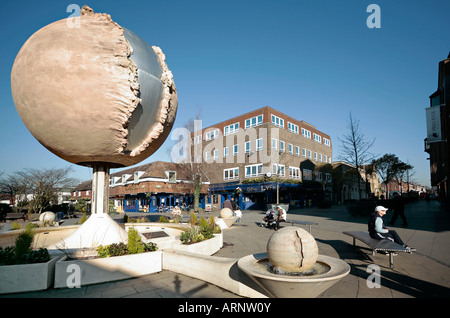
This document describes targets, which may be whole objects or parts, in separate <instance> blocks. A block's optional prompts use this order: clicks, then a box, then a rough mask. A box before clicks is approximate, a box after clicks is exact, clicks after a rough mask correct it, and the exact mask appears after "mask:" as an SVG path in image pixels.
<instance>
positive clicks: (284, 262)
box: [267, 226, 319, 273]
mask: <svg viewBox="0 0 450 318" xmlns="http://www.w3.org/2000/svg"><path fill="white" fill-rule="evenodd" d="M318 255H319V250H318V247H317V243H316V240H315V239H314V237H313V236H312V235H311V234H310V233H309V232H308V231H305V230H304V229H301V228H298V227H294V226H292V227H284V228H282V229H280V230H278V231H276V232H275V233H274V234H272V236H271V237H270V238H269V241H268V242H267V257H268V259H269V262H270V263H271V264H272V266H274V267H275V268H277V269H279V270H282V271H285V272H292V273H298V272H304V271H307V270H309V269H311V268H312V267H313V265H314V264H315V263H316V261H317V257H318Z"/></svg>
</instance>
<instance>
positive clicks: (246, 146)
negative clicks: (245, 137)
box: [245, 141, 251, 153]
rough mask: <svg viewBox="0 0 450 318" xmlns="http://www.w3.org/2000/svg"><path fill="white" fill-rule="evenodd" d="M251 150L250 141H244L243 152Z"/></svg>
mask: <svg viewBox="0 0 450 318" xmlns="http://www.w3.org/2000/svg"><path fill="white" fill-rule="evenodd" d="M250 150H251V143H250V141H246V142H245V153H249V152H250Z"/></svg>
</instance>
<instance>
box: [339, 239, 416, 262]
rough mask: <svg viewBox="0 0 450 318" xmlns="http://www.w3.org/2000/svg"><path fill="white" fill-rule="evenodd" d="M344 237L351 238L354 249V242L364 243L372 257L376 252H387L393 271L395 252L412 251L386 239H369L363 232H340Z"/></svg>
mask: <svg viewBox="0 0 450 318" xmlns="http://www.w3.org/2000/svg"><path fill="white" fill-rule="evenodd" d="M342 233H344V234H346V235H349V236H351V237H353V246H355V247H356V240H357V239H358V240H359V241H361V242H363V243H365V244H366V245H367V246H369V247H370V249H371V250H372V255H375V253H376V252H378V251H381V252H387V253H389V267H390V268H391V269H394V256H395V253H397V252H406V253H410V254H411V253H412V252H413V250H414V249H410V248H406V247H404V246H402V245H400V244H397V243H395V242H392V241H391V240H388V239H382V240H377V239H374V238H371V237H370V235H369V232H364V231H344V232H342Z"/></svg>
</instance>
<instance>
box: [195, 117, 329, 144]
mask: <svg viewBox="0 0 450 318" xmlns="http://www.w3.org/2000/svg"><path fill="white" fill-rule="evenodd" d="M271 122H272V125H274V126H277V127H280V128H283V129H284V128H285V126H284V119H283V118H281V117H278V116H276V115H271ZM262 123H263V115H258V116H255V117H252V118H248V119H246V120H245V129H247V128H251V127H256V126H259V125H261V124H262ZM287 128H288V130H289V131H290V132H292V133H294V134H297V135H298V134H299V127H298V125H296V124H294V123H291V122H288V125H287ZM238 131H239V123H234V124H231V125H228V126H225V127H224V132H223V135H224V136H227V135H230V134H234V133H237V132H238ZM219 133H220V131H219V129H214V130H211V131H208V132H206V133H205V140H206V141H209V140H213V139H216V138H218V137H219ZM301 133H302V136H303V137H305V138H308V139H311V131H309V130H308V129H305V128H302V129H301ZM312 135H313V139H314V141H315V142H317V143H320V144H322V139H323V144H324V145H325V146H328V147H331V141H330V140H329V139H328V138H325V137H323V138H322V136H320V135H319V134H316V133H313V134H312ZM201 138H202V137H201V135H200V136H196V137H195V138H194V139H193V143H194V144H197V143H200V142H201Z"/></svg>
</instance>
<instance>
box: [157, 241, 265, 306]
mask: <svg viewBox="0 0 450 318" xmlns="http://www.w3.org/2000/svg"><path fill="white" fill-rule="evenodd" d="M238 260H239V259H237V258H225V257H217V256H209V255H199V254H197V253H191V252H187V251H180V250H169V249H168V250H164V251H163V269H165V270H169V271H172V272H175V273H179V274H183V275H186V276H190V277H193V278H197V279H200V280H203V281H205V282H208V283H211V284H214V285H216V286H219V287H221V288H224V289H226V290H229V291H231V292H232V293H235V294H237V295H240V296H243V297H250V298H267V297H268V295H267V293H266V292H265V291H264V290H263V289H262V288H261V287H260V286H258V285H257V284H256V283H255V282H254V281H252V280H251V279H250V278H249V277H248V276H247V275H246V274H245V273H244V272H242V271H241V270H240V269H239V268H238V267H237V261H238Z"/></svg>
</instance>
